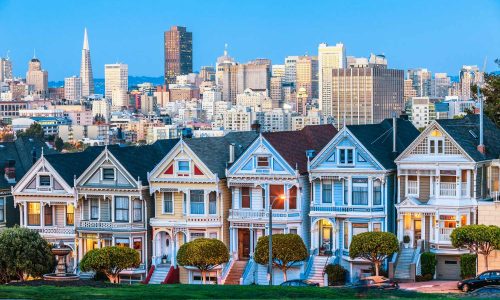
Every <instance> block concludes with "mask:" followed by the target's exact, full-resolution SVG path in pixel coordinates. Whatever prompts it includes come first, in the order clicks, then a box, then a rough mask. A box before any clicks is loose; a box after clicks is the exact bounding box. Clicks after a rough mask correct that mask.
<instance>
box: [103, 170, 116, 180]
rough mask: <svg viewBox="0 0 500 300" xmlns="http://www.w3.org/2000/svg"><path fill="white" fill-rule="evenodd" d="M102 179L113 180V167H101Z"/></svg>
mask: <svg viewBox="0 0 500 300" xmlns="http://www.w3.org/2000/svg"><path fill="white" fill-rule="evenodd" d="M102 179H103V180H115V169H113V168H103V169H102Z"/></svg>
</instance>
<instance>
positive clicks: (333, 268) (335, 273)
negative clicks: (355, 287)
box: [325, 264, 347, 285]
mask: <svg viewBox="0 0 500 300" xmlns="http://www.w3.org/2000/svg"><path fill="white" fill-rule="evenodd" d="M325 273H326V274H327V275H328V285H344V284H345V281H346V280H345V279H346V278H345V277H346V275H347V270H346V269H345V268H344V267H342V266H341V265H333V264H330V265H327V266H326V267H325Z"/></svg>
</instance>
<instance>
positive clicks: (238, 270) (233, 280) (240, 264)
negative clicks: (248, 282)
mask: <svg viewBox="0 0 500 300" xmlns="http://www.w3.org/2000/svg"><path fill="white" fill-rule="evenodd" d="M247 263H248V261H247V260H237V261H235V262H234V264H233V266H232V267H231V270H230V271H229V274H227V277H226V281H225V282H224V284H234V285H239V284H240V278H241V276H242V275H243V272H244V271H245V267H246V265H247Z"/></svg>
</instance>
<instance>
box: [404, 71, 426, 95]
mask: <svg viewBox="0 0 500 300" xmlns="http://www.w3.org/2000/svg"><path fill="white" fill-rule="evenodd" d="M408 79H411V81H412V85H413V89H415V91H417V97H430V96H431V94H432V73H431V71H429V70H427V69H421V68H420V69H410V70H408Z"/></svg>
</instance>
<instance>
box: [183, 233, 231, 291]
mask: <svg viewBox="0 0 500 300" xmlns="http://www.w3.org/2000/svg"><path fill="white" fill-rule="evenodd" d="M228 261H229V250H228V249H227V247H226V245H224V243H223V242H221V241H219V240H217V239H206V238H200V239H196V240H194V241H191V242H189V243H185V244H184V245H182V246H181V247H180V248H179V251H178V252H177V263H179V265H181V266H192V267H195V268H197V269H198V270H200V272H201V277H202V282H203V284H205V281H206V279H205V277H206V273H207V272H209V271H210V270H212V269H213V268H215V267H217V266H219V265H221V264H224V263H227V262H228Z"/></svg>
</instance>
